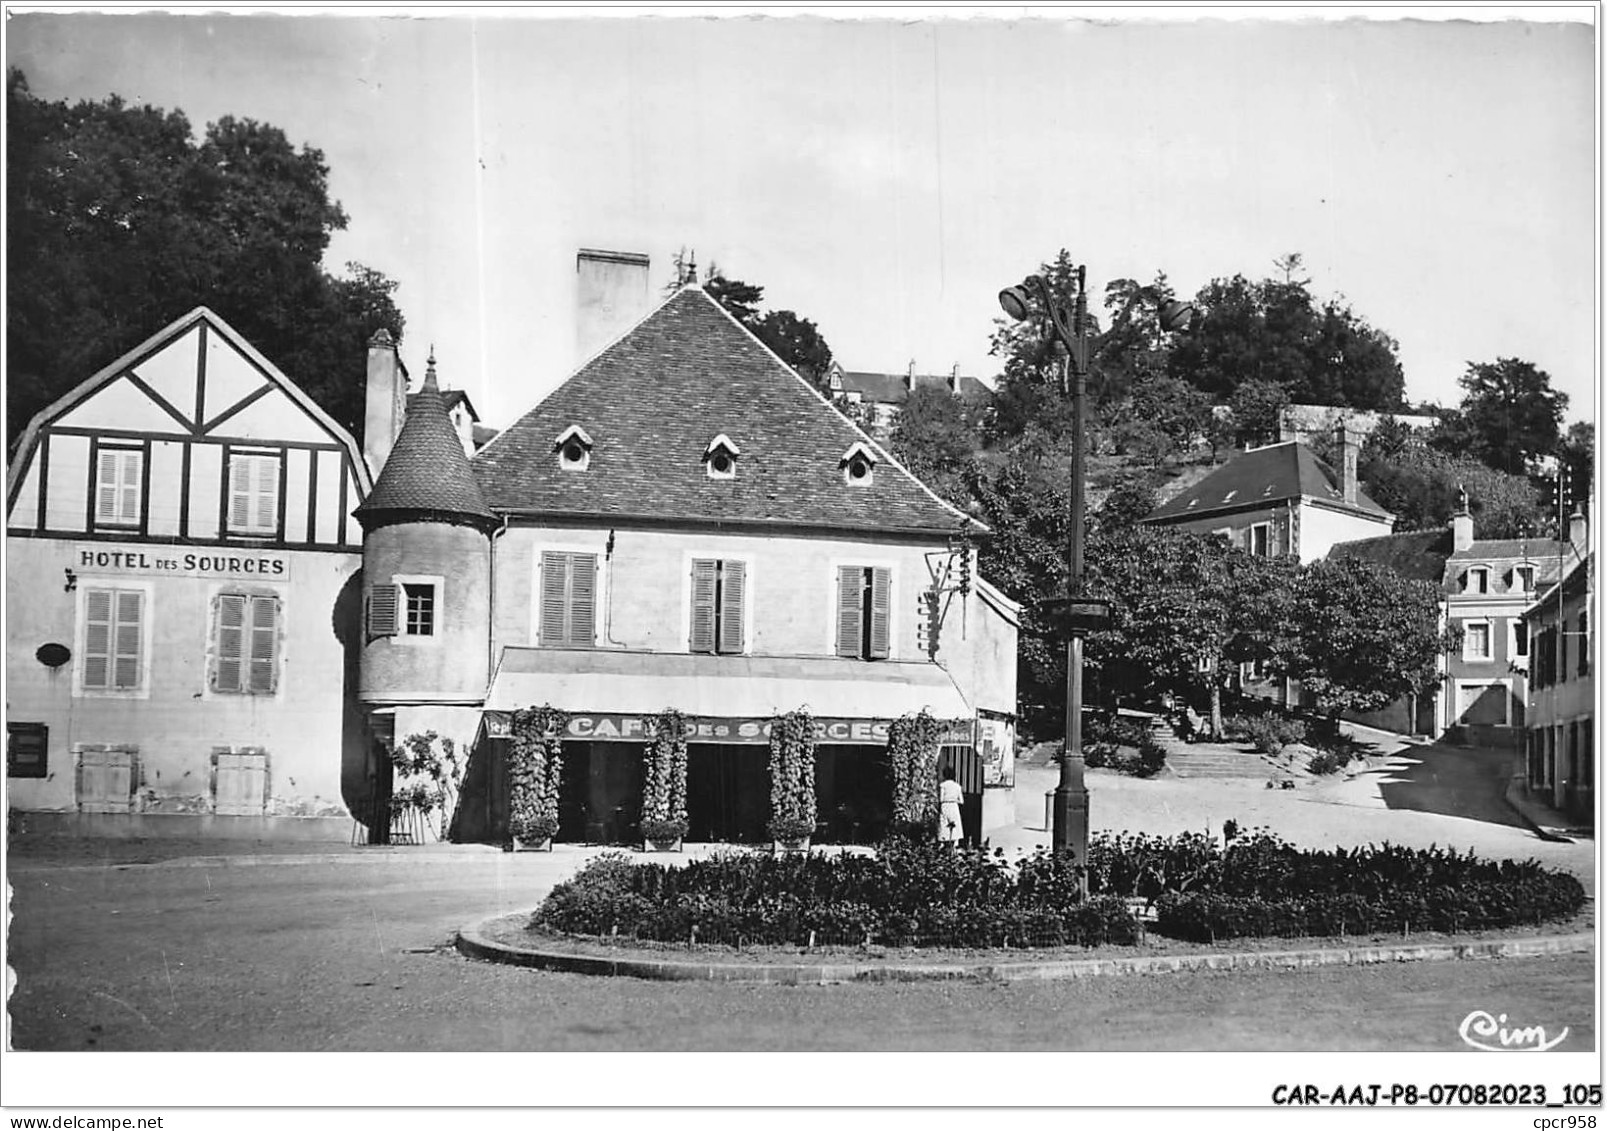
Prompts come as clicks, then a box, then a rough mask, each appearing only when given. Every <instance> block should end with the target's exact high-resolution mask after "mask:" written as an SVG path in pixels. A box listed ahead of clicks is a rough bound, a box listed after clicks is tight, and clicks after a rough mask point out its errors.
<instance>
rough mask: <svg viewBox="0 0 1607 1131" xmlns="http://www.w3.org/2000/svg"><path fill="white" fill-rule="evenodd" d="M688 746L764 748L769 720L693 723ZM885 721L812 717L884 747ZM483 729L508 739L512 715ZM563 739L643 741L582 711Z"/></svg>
mask: <svg viewBox="0 0 1607 1131" xmlns="http://www.w3.org/2000/svg"><path fill="white" fill-rule="evenodd" d="M689 722H691V725H692V733H691V736H690V738H689V741H691V742H710V743H731V744H751V745H755V746H758V745H765V744H768V743H769V741H770V720H769V719H696V720H689ZM891 722H892V720H890V719H816V720H815V741H816V742H822V743H832V744H840V745H858V746H886V745H887V728H888V726H889V725H891ZM972 730H973V724H972V722H971V720H970V719H958V720H955V721H954V722H952V723H951V724H950V725H949V729H948V730H947V731H946V732H945V733H944V735H943V737H942V740H941V741H942V742H944V743H945V744H952V745H960V746H970V745H971V744H972V741H973V738H972ZM485 731H486V734H487V735H488V736H489V737H491V738H507V737H508V736H509V734H510V733H511V717H510V716H509V715H508V714H507V713H506V712H502V711H487V712H486V713H485ZM567 735H568V737H570V738H573V739H576V740H577V741H583V742H646V741H647V728H646V725H645V723H644V722H643V716H641V715H621V714H611V713H606V712H603V713H598V712H587V713H583V714H574V715H571V716H570V719H569V727H568V731H567Z"/></svg>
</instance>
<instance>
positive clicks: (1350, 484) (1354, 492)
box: [1339, 420, 1362, 506]
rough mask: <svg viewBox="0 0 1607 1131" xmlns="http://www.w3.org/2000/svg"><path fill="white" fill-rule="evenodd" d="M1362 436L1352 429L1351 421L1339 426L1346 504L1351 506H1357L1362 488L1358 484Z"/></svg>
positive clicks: (1343, 422)
mask: <svg viewBox="0 0 1607 1131" xmlns="http://www.w3.org/2000/svg"><path fill="white" fill-rule="evenodd" d="M1361 437H1362V434H1361V432H1360V431H1358V430H1357V429H1355V428H1352V427H1351V425H1350V421H1348V420H1344V421H1341V422H1340V424H1339V456H1340V462H1341V463H1342V464H1343V476H1344V491H1345V502H1346V503H1348V504H1350V505H1351V506H1355V505H1356V499H1357V496H1358V495H1359V493H1360V490H1361V489H1360V486H1359V485H1358V484H1357V482H1356V468H1357V464H1358V463H1360V462H1361Z"/></svg>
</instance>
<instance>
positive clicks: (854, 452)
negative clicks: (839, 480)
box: [837, 442, 876, 487]
mask: <svg viewBox="0 0 1607 1131" xmlns="http://www.w3.org/2000/svg"><path fill="white" fill-rule="evenodd" d="M837 466H838V467H840V468H842V472H843V482H844V483H847V484H848V485H849V486H850V487H869V486H870V484H871V482H872V480H873V478H874V477H875V474H876V456H875V454H874V453H873V452H872V451H871V450H870V448H869V447H868V446H867V445H866V444H864V443H863V442H861V443H856V444H855V445H854V446H853V447H851V448H849V449H848V450H847V451H846V452H844V453H843V456H842V459H840V460H838V461H837Z"/></svg>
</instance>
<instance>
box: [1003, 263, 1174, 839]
mask: <svg viewBox="0 0 1607 1131" xmlns="http://www.w3.org/2000/svg"><path fill="white" fill-rule="evenodd" d="M1072 282H1073V285H1074V287H1075V290H1076V294H1075V297H1074V299H1073V303H1072V307H1071V309H1070V310H1069V311H1068V310H1067V309H1066V308H1065V307H1064V306H1061V305H1060V304H1058V303H1057V302H1056V301H1055V297H1054V294H1053V292H1052V291H1051V290H1050V289H1049V282H1048V280H1046V279H1045V278H1044V277H1043V276H1042V275H1029V276H1028V277H1027V278H1026V279H1025V280H1023V281H1022V283H1021V284H1020V285H1019V286H1015V287H1006V288H1005V289H1004V290H1002V291H1000V292H999V305H1000V307H1002V308H1003V309H1004V312H1005V313H1006V314H1007V315H1009V316H1010V317H1011V318H1013V319H1015V320H1016V321H1017V322H1020V321H1024V320H1025V319H1027V318H1030V317H1033V316H1034V315H1037V314H1039V313H1040V312H1041V313H1044V314H1047V315H1048V316H1049V322H1050V325H1052V326H1053V327H1054V331H1055V336H1056V337H1057V338H1058V339H1059V340H1060V344H1061V345H1063V346H1065V347H1066V373H1067V377H1068V381H1067V384H1068V385H1069V388H1068V390H1067V391H1068V392H1069V393H1070V394H1071V516H1070V520H1071V534H1070V537H1069V539H1068V545H1067V548H1066V566H1067V569H1066V596H1065V597H1064V598H1063V599H1062V600H1060V601H1055V602H1047V603H1048V604H1051V605H1055V606H1060V607H1063V608H1064V611H1065V615H1066V620H1067V623H1068V624H1069V626H1070V629H1071V639H1070V640H1069V641H1068V642H1067V644H1066V746H1065V750H1064V751H1063V753H1062V754H1061V757H1060V780H1059V782H1058V784H1057V785H1056V787H1055V799H1054V806H1053V812H1054V819H1053V830H1052V833H1051V838H1050V839H1051V843H1052V845H1053V847H1054V850H1055V851H1056V852H1061V851H1070V852H1071V853H1072V854H1073V857H1074V858H1075V860H1076V862H1077V863H1078V864H1086V863H1087V862H1088V785H1087V782H1086V780H1085V778H1084V770H1085V769H1086V764H1085V763H1084V761H1083V750H1082V668H1083V662H1082V653H1083V637H1084V636H1085V635H1087V634H1088V633H1089V632H1093V631H1097V630H1098V629H1100V628H1102V627H1104V625H1105V624H1106V623H1108V621H1109V618H1110V609H1109V606H1108V604H1107V603H1106V602H1104V601H1100V600H1092V599H1089V598H1088V597H1086V596H1085V595H1084V593H1083V539H1084V533H1083V514H1084V511H1085V509H1086V503H1085V501H1084V494H1083V490H1084V473H1083V469H1084V465H1085V463H1086V455H1085V452H1084V448H1085V434H1084V428H1083V411H1084V400H1085V399H1086V397H1087V394H1088V360H1089V359H1088V350H1089V344H1090V339H1089V333H1088V268H1087V267H1086V266H1083V265H1079V266H1078V267H1077V268H1076V269H1075V273H1074V274H1073V276H1072ZM1134 297H1135V298H1136V297H1137V296H1134ZM1129 305H1131V303H1129ZM1159 313H1160V324H1161V328H1162V329H1163V330H1180V329H1183V328H1185V327H1187V326H1188V324H1189V322H1190V320H1191V319H1192V318H1193V317H1194V307H1193V306H1192V305H1190V304H1188V303H1183V302H1175V301H1173V302H1167V303H1164V304H1162V305H1161V307H1160V311H1159Z"/></svg>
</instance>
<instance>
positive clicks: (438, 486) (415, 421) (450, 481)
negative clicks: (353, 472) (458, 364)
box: [353, 355, 498, 530]
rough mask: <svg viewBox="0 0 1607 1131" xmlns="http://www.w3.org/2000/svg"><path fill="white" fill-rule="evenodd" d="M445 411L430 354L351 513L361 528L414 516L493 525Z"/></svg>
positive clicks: (373, 526) (409, 518)
mask: <svg viewBox="0 0 1607 1131" xmlns="http://www.w3.org/2000/svg"><path fill="white" fill-rule="evenodd" d="M446 413H447V405H446V398H445V397H443V396H442V395H441V390H440V389H439V388H438V387H437V386H436V383H435V358H434V356H433V355H432V356H431V357H430V361H429V368H428V369H427V370H425V373H424V385H423V387H422V388H420V389H419V391H418V392H417V393H415V394H414V395H413V396H411V397H409V398H408V403H407V418H406V419H405V420H404V421H403V423H402V431H401V434H400V435H398V436H397V437H396V443H395V444H393V445H392V446H391V454H390V455H389V456H387V457H386V459H385V466H384V467H383V468H382V469H381V470H380V473H379V480H378V481H377V482H376V483H375V484H374V490H373V491H371V492H370V493H369V496H368V498H367V499H365V500H364V501H363V505H362V506H360V507H358V508H357V510H356V511H354V512H353V513H354V514H356V515H357V520H358V521H359V522H361V523H362V524H363V529H365V530H373V529H375V528H376V527H379V526H384V525H387V524H389V523H393V522H405V521H413V520H417V519H419V518H431V519H436V520H440V521H447V522H467V523H469V524H471V525H475V526H484V527H487V528H489V527H491V526H495V525H496V524H497V521H498V520H497V517H496V516H495V515H494V514H492V513H491V511H490V509H489V508H488V507H487V506H486V505H485V497H484V496H483V495H482V494H481V493H480V486H479V484H478V483H476V482H475V478H474V474H473V472H471V471H470V470H469V459H468V457H467V456H466V455H464V454H463V441H462V440H460V439H459V438H458V433H457V429H455V428H453V427H452V421H451V420H450V419H449V418H448V417H447V415H446Z"/></svg>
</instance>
